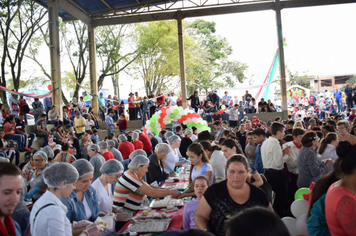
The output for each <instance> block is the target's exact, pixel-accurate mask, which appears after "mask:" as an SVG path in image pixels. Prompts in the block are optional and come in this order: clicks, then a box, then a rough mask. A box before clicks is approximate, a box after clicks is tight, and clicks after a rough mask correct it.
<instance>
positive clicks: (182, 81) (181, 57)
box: [177, 11, 188, 109]
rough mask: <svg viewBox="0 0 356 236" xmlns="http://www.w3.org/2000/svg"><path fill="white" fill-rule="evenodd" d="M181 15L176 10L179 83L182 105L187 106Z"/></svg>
mask: <svg viewBox="0 0 356 236" xmlns="http://www.w3.org/2000/svg"><path fill="white" fill-rule="evenodd" d="M182 20H183V16H182V13H181V11H178V12H177V22H178V43H179V64H180V84H181V88H182V105H183V108H184V109H185V108H187V106H188V104H187V85H186V80H185V62H184V41H183V25H182Z"/></svg>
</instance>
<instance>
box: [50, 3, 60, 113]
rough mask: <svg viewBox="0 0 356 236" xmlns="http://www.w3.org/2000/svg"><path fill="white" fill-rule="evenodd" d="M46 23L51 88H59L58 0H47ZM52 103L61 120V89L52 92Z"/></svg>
mask: <svg viewBox="0 0 356 236" xmlns="http://www.w3.org/2000/svg"><path fill="white" fill-rule="evenodd" d="M48 25H49V50H50V57H51V79H52V89H54V88H58V87H59V88H61V87H62V81H61V60H60V49H59V21H58V2H57V0H49V1H48ZM52 102H53V105H55V106H56V107H57V111H58V112H59V114H60V117H61V119H62V120H63V112H62V90H61V89H57V90H55V91H54V92H53V93H52Z"/></svg>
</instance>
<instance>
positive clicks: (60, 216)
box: [30, 190, 72, 236]
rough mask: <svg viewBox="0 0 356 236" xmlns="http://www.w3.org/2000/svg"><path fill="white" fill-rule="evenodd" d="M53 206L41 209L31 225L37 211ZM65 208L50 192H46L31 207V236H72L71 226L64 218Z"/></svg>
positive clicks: (65, 217)
mask: <svg viewBox="0 0 356 236" xmlns="http://www.w3.org/2000/svg"><path fill="white" fill-rule="evenodd" d="M50 203H51V204H54V205H51V206H47V207H45V208H43V209H42V210H41V211H40V212H39V213H38V215H37V216H36V220H35V222H34V224H33V220H34V217H35V215H36V213H37V211H38V210H39V209H40V208H41V207H43V206H45V205H47V204H50ZM67 211H68V210H67V207H66V206H65V205H63V203H62V202H61V201H60V200H59V199H58V197H57V196H56V195H54V194H53V193H52V192H50V191H48V190H47V191H46V192H45V193H44V194H43V195H42V197H40V198H39V199H38V200H37V201H36V203H35V204H34V205H33V208H32V211H31V215H30V224H31V235H33V236H46V235H48V236H57V235H58V236H64V235H72V226H71V224H70V222H69V220H68V218H67V216H66V213H67Z"/></svg>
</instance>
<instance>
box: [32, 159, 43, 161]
mask: <svg viewBox="0 0 356 236" xmlns="http://www.w3.org/2000/svg"><path fill="white" fill-rule="evenodd" d="M33 161H34V162H43V161H44V159H33Z"/></svg>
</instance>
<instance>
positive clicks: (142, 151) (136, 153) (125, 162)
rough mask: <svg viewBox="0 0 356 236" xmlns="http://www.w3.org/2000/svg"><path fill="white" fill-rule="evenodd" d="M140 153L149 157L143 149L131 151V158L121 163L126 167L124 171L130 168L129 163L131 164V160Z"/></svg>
mask: <svg viewBox="0 0 356 236" xmlns="http://www.w3.org/2000/svg"><path fill="white" fill-rule="evenodd" d="M138 155H143V156H145V157H147V154H146V152H145V151H144V150H143V149H137V150H135V151H133V152H131V153H130V155H129V159H127V160H124V161H122V162H121V164H122V165H123V167H124V172H125V171H127V170H128V169H129V164H130V162H131V160H132V159H134V158H135V157H137V156H138Z"/></svg>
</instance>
